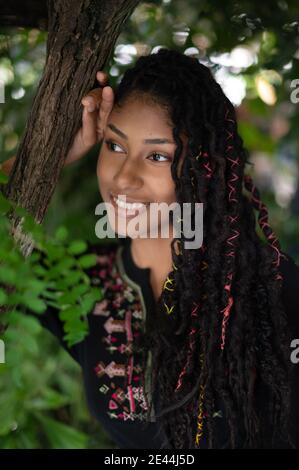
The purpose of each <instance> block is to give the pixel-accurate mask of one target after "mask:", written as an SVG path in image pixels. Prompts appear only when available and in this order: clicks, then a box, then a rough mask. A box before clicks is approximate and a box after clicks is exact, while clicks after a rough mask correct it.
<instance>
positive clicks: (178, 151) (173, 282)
mask: <svg viewBox="0 0 299 470" xmlns="http://www.w3.org/2000/svg"><path fill="white" fill-rule="evenodd" d="M97 76H98V79H99V81H100V83H101V88H99V89H96V90H92V91H91V92H90V93H89V94H88V95H87V96H86V97H85V98H84V99H83V101H82V104H84V110H83V118H82V122H83V124H82V129H80V131H79V133H78V135H77V136H76V138H75V140H74V144H73V147H72V149H71V150H70V153H69V155H68V156H67V160H66V163H69V162H72V161H74V160H76V159H78V158H80V157H81V156H82V155H83V154H85V153H86V151H87V150H88V149H89V148H90V147H91V146H92V145H94V144H95V143H96V141H102V146H101V150H100V153H99V158H98V165H97V177H98V181H99V189H100V193H101V196H102V198H103V201H104V202H106V203H111V204H112V205H113V207H114V208H115V211H116V214H118V215H119V216H120V219H119V220H120V224H119V225H115V224H114V220H112V218H111V220H110V222H111V225H112V226H113V228H114V229H115V232H116V234H118V235H121V234H124V233H125V229H126V227H127V225H128V224H129V221H130V220H131V217H132V213H134V210H132V206H130V205H128V206H126V207H124V204H123V203H122V199H123V198H124V196H125V197H126V201H127V202H128V203H133V202H134V203H143V204H144V205H145V210H144V211H143V212H141V213H140V218H144V217H145V216H146V215H148V213H149V209H150V204H151V203H154V202H158V203H159V202H166V203H167V204H171V203H172V202H178V203H179V204H180V205H182V204H183V203H186V202H189V203H193V202H201V203H203V244H202V246H201V247H200V248H198V249H188V248H186V247H185V244H184V233H183V232H182V236H181V237H178V234H177V233H175V234H174V232H171V236H169V237H168V238H162V237H161V236H159V237H158V238H150V237H148V238H130V237H125V238H120V239H119V241H118V243H115V241H111V243H109V244H106V243H105V245H104V244H101V242H100V240H99V244H97V245H96V246H90V247H89V249H90V251H92V252H95V253H97V255H98V257H97V260H98V264H97V266H96V268H92V269H90V270H89V271H88V272H89V275H90V277H91V280H92V283H93V284H94V285H98V286H99V288H101V289H102V291H103V294H104V297H103V300H102V301H101V302H98V303H97V304H96V305H95V306H94V308H93V310H92V312H90V314H89V315H88V320H89V328H90V331H89V335H88V336H87V338H86V339H85V340H84V341H82V342H81V343H79V344H77V345H75V346H74V347H72V348H70V349H68V350H69V352H70V354H71V355H72V356H73V357H74V359H75V360H77V361H78V362H79V363H80V365H81V366H82V371H83V377H84V384H85V389H86V395H87V400H88V404H89V407H90V410H91V412H92V413H93V415H94V416H95V417H96V418H97V419H98V420H99V421H100V422H101V423H102V425H103V426H104V428H105V429H106V430H107V431H108V432H109V433H110V435H111V436H112V438H113V439H114V441H115V443H116V445H117V446H118V447H120V448H144V449H145V448H152V449H153V448H179V449H181V448H185V449H192V448H205V447H209V448H238V447H239V448H240V447H242V448H265V447H268V448H275V447H299V429H298V424H297V422H299V420H298V419H299V405H298V403H297V394H298V393H299V370H298V367H299V366H296V365H295V364H294V363H292V361H291V353H292V349H291V341H292V339H296V338H299V316H298V315H299V307H298V304H299V294H298V287H299V268H298V266H297V265H296V264H295V263H294V261H293V260H292V259H291V258H290V257H289V256H288V255H287V254H286V253H283V252H282V251H281V249H280V245H279V242H278V240H277V238H276V237H275V235H274V233H273V231H272V230H271V227H270V225H269V223H268V214H267V209H266V207H265V205H264V204H263V203H262V202H261V200H260V196H259V193H258V190H257V188H256V187H255V186H254V184H253V181H252V179H251V177H250V176H249V175H248V174H245V173H246V172H245V170H246V165H250V163H249V161H248V159H247V158H248V154H247V152H246V150H245V149H244V147H243V144H242V139H241V138H240V136H239V134H238V131H237V123H236V115H235V110H234V107H233V105H232V104H231V102H230V101H229V100H228V98H227V97H226V96H225V95H224V93H223V91H222V90H221V87H220V86H219V85H218V84H217V83H216V81H215V80H214V78H213V76H212V74H211V72H210V70H209V69H208V68H207V67H205V66H204V65H202V64H201V63H200V62H199V61H198V60H197V59H194V58H190V57H187V56H185V55H183V54H181V53H179V52H176V51H173V50H167V49H160V50H159V52H158V53H156V54H151V55H148V56H142V57H140V58H139V59H138V60H137V62H136V64H135V65H134V66H133V67H132V68H130V69H128V70H127V71H126V72H125V74H124V76H123V78H122V80H121V82H120V84H119V85H118V87H117V89H116V90H115V95H114V92H113V90H112V88H111V87H109V86H108V85H107V76H106V75H105V74H104V73H102V72H98V74H97ZM143 207H144V206H143ZM254 210H256V211H257V212H258V222H259V225H260V228H261V230H262V232H263V234H264V240H262V239H260V238H259V237H258V235H257V232H256V228H257V225H256V219H255V213H254ZM170 223H171V221H170ZM161 224H162V222H161V221H160V225H159V227H158V228H159V229H161ZM159 234H160V232H159ZM41 322H42V323H43V324H44V325H45V326H46V327H47V328H49V329H50V330H51V331H52V332H53V333H54V334H55V335H56V336H57V337H58V338H59V339H60V341H61V344H62V345H63V346H64V347H66V344H65V342H64V340H63V328H62V323H61V322H60V320H59V317H58V315H57V312H54V311H53V310H52V309H51V308H49V310H48V311H47V313H46V314H45V315H43V316H42V317H41Z"/></svg>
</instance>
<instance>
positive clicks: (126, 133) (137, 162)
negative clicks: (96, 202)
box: [97, 98, 187, 238]
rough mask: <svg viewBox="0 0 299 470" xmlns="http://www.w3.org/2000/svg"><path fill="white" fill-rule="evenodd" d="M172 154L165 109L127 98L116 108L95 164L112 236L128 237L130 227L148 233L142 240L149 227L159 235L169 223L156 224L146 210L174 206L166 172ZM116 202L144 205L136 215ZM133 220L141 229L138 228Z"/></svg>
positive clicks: (172, 148)
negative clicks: (166, 205)
mask: <svg viewBox="0 0 299 470" xmlns="http://www.w3.org/2000/svg"><path fill="white" fill-rule="evenodd" d="M181 138H182V140H183V143H184V150H183V152H182V155H181V157H182V158H183V157H184V155H185V150H186V140H187V139H186V137H185V136H184V135H182V136H181ZM175 148H176V144H175V142H174V140H173V136H172V127H171V123H170V122H169V118H168V115H167V112H166V110H165V109H163V108H162V107H160V106H159V105H157V104H154V103H152V102H150V101H149V100H144V99H141V98H139V99H137V98H134V99H133V98H131V99H129V100H127V101H126V102H125V103H124V104H123V106H122V107H118V106H114V108H113V110H112V111H111V113H110V115H109V118H108V121H107V127H106V130H105V133H104V139H103V143H102V146H101V150H100V153H99V158H98V164H97V177H98V182H99V189H100V193H101V195H102V198H103V201H104V202H105V203H110V204H107V207H108V210H107V213H108V219H109V223H110V225H111V227H112V229H113V231H114V232H116V233H118V234H120V233H122V234H123V235H124V236H131V235H130V232H129V231H128V230H129V229H130V227H131V228H132V224H133V225H134V226H135V227H136V228H137V229H139V231H141V232H142V233H145V232H146V233H147V235H145V238H146V237H147V236H148V234H149V228H150V227H151V229H152V228H153V225H155V226H156V227H157V228H158V230H159V227H161V225H162V224H164V223H166V220H167V223H168V216H167V218H166V219H165V218H163V216H162V219H159V221H158V223H157V221H155V220H154V219H155V218H152V217H150V206H149V204H150V203H155V202H156V203H162V202H164V203H166V204H171V203H173V202H175V201H176V196H175V185H174V181H173V179H172V176H171V170H170V167H171V164H172V161H173V158H174V153H175ZM182 158H181V161H180V164H179V169H180V168H181V163H182V161H183V160H182ZM117 197H118V198H119V199H123V200H125V201H126V202H127V203H144V204H143V206H141V208H140V209H138V210H137V209H136V206H135V208H134V207H133V208H132V207H129V209H128V206H127V207H125V208H122V207H120V206H119V205H118V204H117V202H116V201H115V198H117ZM120 204H121V205H123V204H122V203H121V202H120ZM109 207H110V209H109ZM152 209H153V206H152ZM132 219H134V222H132ZM137 220H138V222H139V225H137V226H136V221H137ZM130 221H131V224H130V227H129V226H128V224H129V223H130ZM139 236H140V235H139ZM131 238H135V237H134V236H133V237H131Z"/></svg>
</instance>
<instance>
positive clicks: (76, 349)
mask: <svg viewBox="0 0 299 470" xmlns="http://www.w3.org/2000/svg"><path fill="white" fill-rule="evenodd" d="M25 314H26V315H32V316H34V317H35V318H36V319H37V320H38V321H39V323H40V324H41V325H42V326H43V327H44V328H46V329H47V330H48V331H50V332H51V333H52V335H54V336H55V337H56V338H57V340H58V341H59V343H60V345H61V346H62V347H63V348H64V349H65V350H66V351H67V352H68V353H69V354H70V356H71V357H72V358H73V359H74V360H75V361H76V362H77V363H78V364H79V365H81V360H80V357H81V354H80V351H81V344H82V343H81V342H80V343H77V344H75V345H74V346H72V347H69V346H68V345H67V342H66V341H65V340H64V339H63V337H64V335H65V332H64V329H63V322H62V321H61V320H60V318H59V310H57V309H55V308H53V307H51V306H48V307H47V310H46V311H45V312H44V313H42V314H38V313H35V312H32V311H31V310H29V309H25Z"/></svg>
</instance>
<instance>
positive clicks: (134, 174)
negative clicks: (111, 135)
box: [113, 158, 143, 194]
mask: <svg viewBox="0 0 299 470" xmlns="http://www.w3.org/2000/svg"><path fill="white" fill-rule="evenodd" d="M139 170H140V169H139V166H138V164H137V163H136V161H133V160H132V161H130V159H129V158H127V159H126V160H125V161H124V162H123V164H122V166H121V167H120V168H119V169H118V171H117V172H116V174H115V175H114V178H113V180H114V187H116V188H118V190H119V192H120V194H121V191H124V192H125V191H128V190H130V191H132V190H133V189H134V190H135V189H136V190H137V189H140V188H141V186H142V184H143V179H142V177H141V174H140V171H139Z"/></svg>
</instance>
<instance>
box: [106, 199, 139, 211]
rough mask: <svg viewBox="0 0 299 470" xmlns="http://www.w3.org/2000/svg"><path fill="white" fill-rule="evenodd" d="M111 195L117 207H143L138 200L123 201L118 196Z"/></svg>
mask: <svg viewBox="0 0 299 470" xmlns="http://www.w3.org/2000/svg"><path fill="white" fill-rule="evenodd" d="M112 197H113V200H114V201H115V203H116V204H117V205H118V206H119V207H122V208H123V209H129V210H134V209H140V208H141V207H143V203H140V202H134V203H130V202H124V201H122V200H121V199H119V198H116V197H114V196H112Z"/></svg>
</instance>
